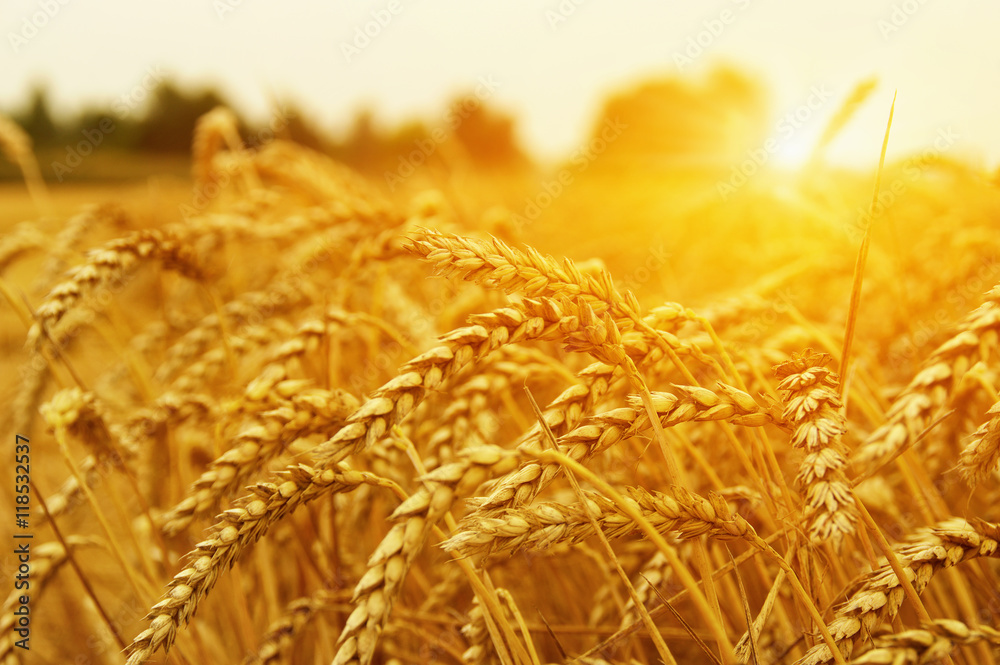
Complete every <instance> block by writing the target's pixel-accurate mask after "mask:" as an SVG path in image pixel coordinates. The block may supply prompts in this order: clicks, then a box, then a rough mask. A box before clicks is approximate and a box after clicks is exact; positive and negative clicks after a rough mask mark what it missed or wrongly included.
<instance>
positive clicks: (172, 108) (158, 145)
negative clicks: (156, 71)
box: [137, 81, 227, 153]
mask: <svg viewBox="0 0 1000 665" xmlns="http://www.w3.org/2000/svg"><path fill="white" fill-rule="evenodd" d="M216 106H227V103H226V100H225V99H223V97H222V96H221V95H220V94H219V93H217V92H216V91H214V90H200V91H196V92H186V91H183V90H181V89H180V88H178V87H177V86H176V85H175V84H174V83H173V82H171V81H163V82H161V83H160V84H159V86H157V88H156V90H155V91H154V93H153V102H152V104H151V105H150V108H149V111H148V112H147V114H146V116H145V117H144V118H143V119H142V120H140V121H139V129H138V134H139V137H138V141H137V147H138V148H139V149H140V150H145V151H149V152H169V153H189V152H190V151H191V138H192V136H193V135H194V128H195V123H197V121H198V118H200V117H201V116H203V115H204V114H206V113H208V112H209V111H211V110H212V109H213V108H215V107H216Z"/></svg>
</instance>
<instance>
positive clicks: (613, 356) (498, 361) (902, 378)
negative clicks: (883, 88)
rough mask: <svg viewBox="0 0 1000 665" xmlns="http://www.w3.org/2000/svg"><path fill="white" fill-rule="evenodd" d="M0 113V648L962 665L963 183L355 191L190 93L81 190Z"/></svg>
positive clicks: (648, 181)
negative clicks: (3, 512)
mask: <svg viewBox="0 0 1000 665" xmlns="http://www.w3.org/2000/svg"><path fill="white" fill-rule="evenodd" d="M0 129H2V130H3V137H2V145H3V148H4V154H5V155H6V156H7V157H8V159H9V160H10V161H12V162H14V163H17V164H19V165H20V166H21V167H22V169H23V170H24V172H25V184H26V187H23V186H21V185H20V184H19V185H18V186H17V187H14V186H6V188H5V189H4V190H3V192H2V193H0V196H3V197H4V199H0V200H3V202H4V205H5V206H6V208H5V210H4V218H3V223H4V228H3V235H2V236H0V291H2V296H3V298H2V299H0V303H2V304H0V318H2V324H3V325H2V330H3V333H2V343H3V354H2V356H0V366H2V370H3V371H2V374H0V376H2V377H3V378H2V390H3V393H2V394H3V403H4V404H3V407H4V418H3V422H4V423H5V427H4V429H3V433H2V435H3V436H4V437H5V443H4V450H5V451H7V454H8V458H7V466H6V467H5V468H7V469H8V471H7V472H6V473H7V474H8V476H10V478H5V479H4V481H3V483H0V486H2V487H3V492H4V499H3V500H4V501H6V502H7V504H6V505H23V506H25V508H24V510H23V511H22V510H21V509H20V508H18V512H17V515H16V517H17V520H18V521H16V522H15V521H14V516H13V515H11V516H10V519H8V517H5V518H4V525H3V527H2V529H0V532H2V533H3V534H4V535H5V537H7V535H8V534H10V535H12V536H13V537H14V538H15V540H5V541H4V542H5V543H7V542H16V543H23V544H24V547H25V548H27V549H26V550H16V549H13V550H10V549H8V550H7V551H8V552H11V553H8V554H5V555H0V561H2V562H3V572H4V578H5V580H9V581H11V584H10V585H9V588H11V589H13V590H12V591H11V592H10V595H9V597H7V599H6V602H5V604H4V605H3V616H2V618H0V663H3V664H4V665H8V664H14V663H25V664H28V665H31V664H35V663H37V664H44V663H74V664H77V663H78V664H80V665H83V664H84V663H92V664H95V665H96V664H99V663H101V664H103V663H115V664H119V665H120V664H121V663H125V662H127V663H128V665H139V664H140V663H145V662H164V663H177V664H190V665H194V664H196V663H234V664H238V663H245V664H251V663H275V664H276V663H336V664H338V665H339V664H342V663H352V662H358V663H370V662H372V663H428V662H434V663H463V664H468V665H478V664H486V663H503V664H504V665H509V664H517V665H528V664H533V665H540V664H541V663H556V662H567V663H570V662H573V663H581V664H589V665H593V664H597V663H613V664H626V663H629V664H631V663H643V664H645V663H659V662H664V663H679V664H682V665H683V664H686V663H726V664H731V663H755V664H759V665H765V664H778V663H786V664H792V663H796V664H798V665H819V664H820V663H834V662H835V663H839V664H841V665H843V664H844V663H858V664H862V663H867V664H890V663H891V664H900V665H902V664H906V663H936V662H943V663H956V664H959V663H977V664H988V663H997V662H1000V649H998V647H1000V633H998V632H997V630H996V629H995V628H994V625H995V622H996V617H997V614H998V612H1000V568H998V564H997V557H1000V549H998V543H1000V525H998V521H1000V512H998V508H997V506H998V505H1000V485H998V481H1000V476H998V474H997V471H998V465H1000V401H998V395H997V390H998V385H1000V374H998V372H1000V362H998V361H1000V358H998V353H997V351H998V343H1000V287H998V288H994V284H996V283H997V282H1000V233H998V231H1000V191H998V186H997V180H996V179H995V177H992V178H991V176H990V175H988V174H985V175H984V174H983V173H981V172H979V171H977V170H976V169H975V168H973V167H971V166H968V165H965V164H963V163H961V162H959V161H957V160H953V159H950V158H949V157H948V156H947V155H945V154H940V153H939V152H935V151H928V152H926V153H923V154H920V155H904V156H898V155H897V156H895V157H894V156H893V153H892V151H891V139H890V151H889V158H888V159H887V161H886V163H885V166H884V168H882V169H881V170H880V171H879V172H878V176H877V177H878V178H879V179H880V185H879V189H878V192H879V193H880V194H879V196H878V198H876V199H875V201H874V202H873V197H872V191H873V188H874V187H875V184H876V168H875V166H876V164H877V161H878V150H879V146H877V145H875V146H872V168H871V170H870V172H868V173H864V174H857V173H846V172H839V171H835V170H832V169H828V168H823V167H822V166H816V165H815V164H813V165H811V166H810V167H809V168H808V169H803V170H802V171H800V172H798V173H781V172H779V171H777V170H769V171H768V170H762V171H761V172H760V173H759V174H756V175H753V176H752V177H747V178H744V180H746V182H740V183H738V186H732V187H731V189H732V191H728V190H726V189H725V187H720V184H719V183H720V182H721V181H717V179H715V178H705V177H690V178H688V179H684V178H682V176H681V175H680V174H678V173H677V172H676V170H671V169H670V168H652V167H642V168H640V167H631V168H630V167H627V166H626V167H622V166H621V165H619V164H615V165H613V166H611V165H608V164H607V163H605V164H602V163H601V160H600V159H599V158H597V159H594V160H592V161H593V164H592V165H591V163H590V162H589V161H586V160H584V161H583V162H581V163H580V165H574V162H572V161H571V162H569V163H568V164H567V165H566V166H565V167H564V168H563V169H562V170H560V169H556V170H555V171H553V172H551V173H548V172H546V173H543V174H541V175H540V176H539V177H538V178H537V179H536V180H537V183H536V184H534V185H525V183H524V182H523V179H521V180H518V179H516V178H506V179H505V178H504V177H503V176H502V175H499V174H495V175H493V176H487V175H483V174H478V175H476V176H474V177H473V176H468V177H467V178H465V179H463V178H461V177H459V175H454V176H453V177H450V178H448V179H447V180H441V179H435V178H434V177H432V176H431V175H427V174H424V175H418V176H414V177H413V178H410V179H408V180H407V181H406V183H405V184H404V185H403V186H402V187H399V188H394V189H395V191H393V192H391V193H389V192H387V191H386V187H385V186H384V184H385V183H383V182H380V181H377V180H376V179H374V178H371V177H366V176H362V175H360V174H358V173H356V172H354V171H352V170H351V169H349V168H347V167H346V166H343V165H341V164H338V163H336V162H334V161H332V160H331V159H329V158H327V157H324V156H321V155H320V154H318V153H315V152H312V151H310V150H307V149H306V148H303V147H301V146H298V145H295V144H293V143H290V142H287V141H283V140H278V139H276V140H273V141H271V142H268V143H266V144H264V145H261V146H259V147H257V148H256V149H253V150H246V149H243V148H242V147H241V145H242V143H241V141H242V139H241V137H240V135H239V130H238V128H237V127H236V125H235V124H234V122H233V120H232V117H231V115H229V114H228V113H227V112H226V111H224V110H217V111H213V112H212V113H211V114H209V115H208V116H205V117H204V118H203V119H202V120H201V122H200V123H199V126H198V129H197V132H196V135H195V137H194V164H193V179H192V184H191V185H187V184H184V185H183V186H182V187H181V186H175V187H173V188H168V189H167V190H158V189H157V190H154V189H150V190H149V191H148V192H145V191H143V190H141V189H140V190H138V191H136V190H130V191H129V192H128V193H127V194H126V193H124V191H123V192H122V193H121V194H120V195H118V194H116V190H115V189H114V188H101V189H98V188H94V189H93V190H92V192H93V198H89V199H88V192H87V191H82V192H81V191H79V190H71V193H69V194H67V193H65V192H68V191H70V190H53V191H51V192H50V191H47V190H46V187H45V185H44V184H43V183H42V182H41V180H40V178H39V177H38V176H37V173H36V171H35V169H34V168H33V166H32V165H33V160H32V157H31V153H30V147H29V146H28V145H27V143H26V142H25V141H24V140H23V137H22V135H21V134H20V133H19V130H18V128H17V127H16V126H13V125H3V126H2V128H0ZM563 171H565V172H566V173H568V174H569V175H568V176H565V177H562V176H561V175H560V174H561V173H562V172H563ZM491 178H494V179H491ZM538 183H540V184H538ZM553 183H556V184H553ZM557 185H558V189H557V188H556V187H557ZM25 192H27V193H25ZM88 200H89V202H88V203H85V202H86V201H88ZM15 201H16V202H17V203H16V204H15ZM862 277H863V279H862ZM11 456H13V458H12V457H11ZM15 466H16V467H17V468H16V469H15ZM22 466H23V470H22ZM15 476H16V479H17V481H16V482H15V483H12V482H10V481H11V480H13V479H14V477H15ZM22 496H23V497H26V499H25V500H24V501H23V502H22V501H21V500H20V499H19V497H22ZM21 520H23V522H22V521H21ZM18 534H20V535H22V536H25V535H28V534H30V535H31V538H30V539H23V540H16V538H17V536H18ZM4 547H5V549H7V546H6V545H5V546H4ZM27 551H30V585H27V584H26V585H25V586H24V587H23V588H21V587H15V585H14V581H15V580H16V579H18V578H17V574H18V570H19V568H18V565H19V563H18V562H19V561H24V560H25V559H19V558H18V557H19V556H21V555H20V554H19V552H27ZM24 556H28V555H24ZM5 588H8V587H5ZM29 615H30V633H29V632H28V629H27V628H25V626H27V625H29V624H28V622H27V621H26V620H25V619H26V617H27V616H29ZM24 639H30V640H31V650H30V651H25V650H23V649H19V648H17V646H15V645H16V644H17V642H18V641H19V640H24Z"/></svg>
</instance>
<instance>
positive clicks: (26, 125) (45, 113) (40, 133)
mask: <svg viewBox="0 0 1000 665" xmlns="http://www.w3.org/2000/svg"><path fill="white" fill-rule="evenodd" d="M14 120H15V121H16V122H17V123H18V124H19V125H21V128H22V129H24V131H25V132H27V133H28V136H30V137H31V140H32V141H33V142H34V144H35V145H36V146H48V145H54V144H56V143H58V141H59V134H60V128H59V127H58V126H57V125H56V123H55V122H54V121H53V120H52V114H51V113H50V112H49V96H48V90H47V89H46V88H45V86H44V85H42V84H38V85H36V86H35V87H33V88H32V90H31V98H30V99H29V101H28V105H27V108H26V109H25V111H23V112H22V113H19V114H15V116H14Z"/></svg>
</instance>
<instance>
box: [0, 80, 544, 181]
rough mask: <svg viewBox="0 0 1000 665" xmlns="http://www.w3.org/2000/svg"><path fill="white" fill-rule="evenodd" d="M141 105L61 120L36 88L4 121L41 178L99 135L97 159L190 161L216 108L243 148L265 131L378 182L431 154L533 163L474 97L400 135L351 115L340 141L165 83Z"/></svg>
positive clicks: (499, 116)
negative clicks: (234, 127) (418, 155)
mask: <svg viewBox="0 0 1000 665" xmlns="http://www.w3.org/2000/svg"><path fill="white" fill-rule="evenodd" d="M144 97H145V99H144V100H143V101H142V103H141V104H137V103H135V100H130V103H129V104H123V103H121V101H117V102H115V103H112V104H111V105H110V106H108V107H105V108H90V109H87V110H85V111H83V112H82V113H80V114H78V115H77V116H75V117H71V118H59V117H58V116H57V115H55V114H53V112H52V104H51V101H50V99H49V95H48V91H47V90H46V89H45V87H43V86H38V87H36V88H35V89H34V90H32V91H31V93H30V96H29V99H28V102H27V104H25V105H24V106H23V107H22V108H21V109H20V110H18V111H15V112H12V113H10V114H9V115H10V116H11V117H12V118H13V119H14V121H15V122H17V123H18V124H19V125H21V127H23V128H24V130H25V131H26V132H27V133H28V134H29V135H30V136H31V139H32V141H33V144H34V149H35V151H36V153H38V154H39V156H40V159H39V161H40V162H42V167H43V171H46V172H48V171H50V169H49V168H47V167H48V166H49V162H50V161H51V159H56V160H58V159H59V158H60V153H61V152H63V153H68V152H71V151H72V150H73V149H74V146H77V145H78V144H79V143H80V142H81V141H84V140H87V137H88V136H89V137H96V136H97V134H95V133H94V132H96V131H100V136H101V138H100V146H99V148H100V150H101V151H111V150H114V151H117V152H126V153H134V154H137V155H162V156H168V155H173V156H177V157H186V156H189V155H190V152H191V141H192V137H193V133H194V129H195V124H196V123H197V120H198V118H199V117H201V116H202V115H204V114H205V113H207V112H208V111H210V110H212V109H213V108H215V107H216V106H227V107H228V108H230V109H231V110H233V112H234V113H236V115H237V117H239V118H240V124H241V127H240V129H241V133H242V134H243V136H244V137H246V144H247V147H251V148H252V147H256V146H257V144H259V143H261V142H263V141H265V140H270V138H269V137H271V136H272V134H271V133H269V132H268V129H269V127H268V124H270V127H272V128H274V129H275V131H274V133H273V135H276V136H277V138H282V139H290V140H293V141H296V142H298V143H300V144H302V145H305V146H307V147H310V148H312V149H314V150H318V151H320V152H323V153H325V154H327V155H330V156H331V157H333V158H335V159H337V160H339V161H341V162H344V163H346V164H348V165H350V166H352V167H354V168H357V169H359V170H363V171H372V172H378V173H380V174H381V173H382V171H383V170H385V169H395V168H397V166H398V161H399V160H400V159H404V160H408V159H410V157H409V156H410V155H411V154H415V153H414V151H422V152H423V153H435V152H436V153H438V154H437V155H435V158H437V159H441V158H442V156H452V157H455V156H456V155H457V156H458V158H459V159H460V160H462V162H463V163H465V164H471V165H472V166H474V167H479V168H510V167H524V166H527V165H529V164H530V163H531V162H530V159H529V158H528V156H527V154H526V153H525V151H524V150H523V149H522V148H521V146H520V145H519V143H518V141H517V137H516V125H515V122H514V120H513V119H512V118H511V117H509V116H508V115H505V114H504V113H502V112H499V111H497V110H495V109H493V108H490V107H489V106H488V105H487V103H486V102H485V101H483V100H481V99H479V98H478V97H477V96H475V95H472V94H469V95H468V96H466V97H463V98H460V99H456V100H454V101H453V102H452V103H451V105H450V106H449V107H448V110H447V112H446V113H444V114H442V116H441V117H440V118H438V119H431V120H430V121H429V122H425V121H418V120H415V121H411V122H408V123H406V124H404V125H402V126H400V127H397V128H384V127H382V126H380V124H379V123H378V122H377V121H376V118H375V116H374V114H373V113H372V112H371V111H370V110H366V109H362V110H360V111H358V112H357V113H356V114H355V117H354V120H353V123H352V124H351V126H350V129H349V130H348V132H347V133H346V135H345V136H342V137H338V138H335V137H333V136H331V135H330V134H329V133H328V132H326V131H324V130H323V129H321V128H319V127H318V126H317V125H316V124H315V123H313V122H312V121H311V120H310V119H309V118H308V117H307V116H306V115H305V114H304V113H303V112H302V111H301V110H300V109H299V108H298V107H296V106H295V105H292V104H278V108H277V109H276V110H275V111H274V114H273V116H272V118H271V122H270V123H267V122H265V123H263V124H261V125H260V126H255V125H254V124H253V123H250V122H248V121H246V120H245V119H244V118H243V117H241V116H240V113H239V111H238V110H237V109H236V108H235V107H234V106H233V105H231V104H229V103H228V102H227V100H226V99H225V98H224V97H223V96H222V95H221V94H220V93H219V92H217V91H215V90H211V89H202V90H188V89H184V88H182V87H180V86H178V85H177V84H176V83H174V82H173V81H170V80H167V79H164V80H161V81H160V82H159V83H158V84H157V85H156V87H155V88H153V89H152V90H151V91H150V92H149V93H148V94H146V95H144ZM275 120H277V122H275ZM109 127H110V128H111V129H110V131H109V130H108V128H109ZM91 142H93V141H91ZM438 147H441V150H438ZM95 149H96V147H95ZM425 157H426V155H425ZM421 161H423V160H421ZM49 174H50V173H46V175H49ZM11 175H15V174H13V173H12V174H11Z"/></svg>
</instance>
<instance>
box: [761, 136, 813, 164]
mask: <svg viewBox="0 0 1000 665" xmlns="http://www.w3.org/2000/svg"><path fill="white" fill-rule="evenodd" d="M775 143H776V145H775V146H774V150H772V151H770V161H771V164H772V165H773V166H774V167H775V168H778V169H798V168H802V167H804V166H805V165H806V164H807V163H808V162H809V159H810V158H811V157H812V155H813V153H814V151H815V148H816V138H815V137H813V136H809V135H807V134H805V133H796V134H792V135H791V136H788V137H787V138H778V139H776V140H775Z"/></svg>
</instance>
